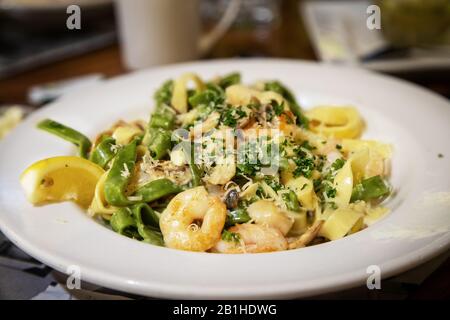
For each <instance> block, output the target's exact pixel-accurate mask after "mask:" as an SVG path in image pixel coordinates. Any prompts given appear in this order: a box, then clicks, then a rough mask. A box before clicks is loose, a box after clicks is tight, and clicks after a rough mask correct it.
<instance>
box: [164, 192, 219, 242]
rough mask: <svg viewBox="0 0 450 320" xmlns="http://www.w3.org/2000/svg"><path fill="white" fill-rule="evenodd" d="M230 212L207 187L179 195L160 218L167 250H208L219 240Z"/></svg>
mask: <svg viewBox="0 0 450 320" xmlns="http://www.w3.org/2000/svg"><path fill="white" fill-rule="evenodd" d="M226 215H227V210H226V207H225V204H224V203H223V202H222V201H221V200H220V198H219V197H217V196H212V195H209V194H208V192H207V191H206V189H205V187H196V188H193V189H189V190H186V191H183V192H181V193H179V194H178V195H176V196H175V197H174V198H173V199H172V200H171V201H170V203H169V205H168V206H167V208H166V210H164V212H163V213H162V215H161V218H160V223H159V225H160V228H161V232H162V234H163V237H164V242H165V244H166V246H167V247H169V248H174V249H180V250H187V251H206V250H208V249H210V248H211V247H213V246H214V245H215V244H216V243H217V241H219V239H220V237H221V233H222V229H223V226H224V224H225V218H226Z"/></svg>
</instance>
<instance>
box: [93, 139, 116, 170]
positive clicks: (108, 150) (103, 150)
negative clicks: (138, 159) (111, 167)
mask: <svg viewBox="0 0 450 320" xmlns="http://www.w3.org/2000/svg"><path fill="white" fill-rule="evenodd" d="M115 146H116V140H115V139H113V138H111V137H106V138H104V139H103V140H102V141H101V142H100V143H99V144H98V145H97V147H96V148H95V149H94V150H93V151H92V152H91V155H90V157H89V160H91V161H92V162H94V163H96V164H98V165H99V166H100V167H102V168H103V169H104V168H105V167H106V165H107V164H108V163H109V162H110V161H111V160H112V158H114V156H115V155H116V154H115V152H114V151H113V150H114V147H115Z"/></svg>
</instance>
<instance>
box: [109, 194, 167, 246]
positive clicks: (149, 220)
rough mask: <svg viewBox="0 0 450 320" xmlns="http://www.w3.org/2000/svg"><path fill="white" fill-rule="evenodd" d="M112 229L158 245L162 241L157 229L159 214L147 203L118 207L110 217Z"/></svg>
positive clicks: (161, 243)
mask: <svg viewBox="0 0 450 320" xmlns="http://www.w3.org/2000/svg"><path fill="white" fill-rule="evenodd" d="M110 224H111V227H112V229H113V230H114V231H115V232H117V233H120V234H122V235H124V236H127V237H130V238H135V239H138V240H142V241H144V242H147V243H151V244H154V245H158V246H163V245H164V241H163V237H162V234H161V232H160V231H159V216H158V214H157V213H156V212H154V211H153V210H152V208H150V207H149V206H148V205H147V204H145V203H140V204H136V205H133V206H131V207H127V208H120V209H118V210H117V211H116V212H115V213H114V214H113V215H112V217H111V221H110Z"/></svg>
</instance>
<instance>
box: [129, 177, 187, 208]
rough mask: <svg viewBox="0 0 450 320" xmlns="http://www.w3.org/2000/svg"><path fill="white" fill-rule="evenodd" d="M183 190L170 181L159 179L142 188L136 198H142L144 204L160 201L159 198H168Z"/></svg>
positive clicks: (137, 192) (135, 194) (136, 193)
mask: <svg viewBox="0 0 450 320" xmlns="http://www.w3.org/2000/svg"><path fill="white" fill-rule="evenodd" d="M181 191H182V188H181V187H180V186H178V185H176V184H175V183H173V182H172V181H170V180H169V179H165V178H163V179H158V180H153V181H151V182H149V183H147V184H145V185H144V186H142V187H140V188H139V189H138V190H137V191H136V192H135V193H134V196H138V197H139V196H141V197H142V199H141V200H140V201H142V202H152V201H155V200H158V199H159V198H162V197H165V196H168V195H170V194H174V193H178V192H181Z"/></svg>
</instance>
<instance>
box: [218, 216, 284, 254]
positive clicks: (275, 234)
mask: <svg viewBox="0 0 450 320" xmlns="http://www.w3.org/2000/svg"><path fill="white" fill-rule="evenodd" d="M228 231H229V232H232V233H235V234H237V235H238V240H237V241H225V240H220V241H219V242H218V243H217V244H216V245H215V246H214V247H213V248H212V250H211V251H212V252H218V253H261V252H272V251H283V250H287V249H288V243H287V240H286V238H285V237H284V236H283V234H282V233H281V232H280V231H279V230H278V229H275V228H272V227H269V226H265V225H259V224H251V223H244V224H239V225H235V226H234V227H231V228H230V229H228Z"/></svg>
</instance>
